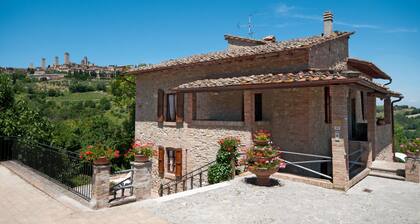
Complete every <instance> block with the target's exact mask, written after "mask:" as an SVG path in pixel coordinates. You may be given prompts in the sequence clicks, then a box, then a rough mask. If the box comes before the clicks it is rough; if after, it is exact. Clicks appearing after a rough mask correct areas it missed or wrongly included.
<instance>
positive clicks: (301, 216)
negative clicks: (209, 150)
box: [132, 176, 420, 224]
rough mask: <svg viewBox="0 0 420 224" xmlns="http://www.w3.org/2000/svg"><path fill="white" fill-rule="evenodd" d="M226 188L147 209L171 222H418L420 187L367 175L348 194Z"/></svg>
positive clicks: (292, 185)
mask: <svg viewBox="0 0 420 224" xmlns="http://www.w3.org/2000/svg"><path fill="white" fill-rule="evenodd" d="M281 183H282V185H283V186H275V187H259V186H254V185H250V184H246V183H245V182H244V179H243V178H238V179H235V180H233V181H231V182H230V184H229V185H228V186H225V187H221V188H218V189H213V190H210V191H207V192H202V193H197V194H194V195H190V196H186V197H182V198H177V199H173V200H170V201H165V202H157V201H156V200H155V201H145V202H144V203H135V204H133V205H132V206H138V207H141V208H146V209H148V210H150V211H152V212H153V213H154V214H156V215H159V216H161V217H163V218H165V219H167V220H169V221H170V223H217V224H222V223H241V224H245V223H261V224H263V223H264V224H265V223H381V224H382V223H420V184H414V183H409V182H403V181H396V180H389V179H383V178H377V177H371V176H369V177H367V178H365V179H364V180H363V181H362V182H360V183H359V184H357V185H356V186H355V187H353V188H352V189H350V190H349V191H348V192H346V193H345V192H341V191H336V190H329V189H324V188H320V187H316V186H311V185H307V184H303V183H296V182H290V181H283V180H282V181H281Z"/></svg>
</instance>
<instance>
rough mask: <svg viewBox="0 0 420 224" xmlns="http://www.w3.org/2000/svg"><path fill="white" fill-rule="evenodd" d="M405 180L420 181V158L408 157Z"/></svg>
mask: <svg viewBox="0 0 420 224" xmlns="http://www.w3.org/2000/svg"><path fill="white" fill-rule="evenodd" d="M405 180H406V181H410V182H415V183H420V158H417V159H415V158H407V162H405Z"/></svg>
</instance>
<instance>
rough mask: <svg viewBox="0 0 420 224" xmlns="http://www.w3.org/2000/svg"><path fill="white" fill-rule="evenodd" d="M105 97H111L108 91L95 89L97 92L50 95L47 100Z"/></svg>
mask: <svg viewBox="0 0 420 224" xmlns="http://www.w3.org/2000/svg"><path fill="white" fill-rule="evenodd" d="M104 97H110V95H109V94H108V93H105V92H101V91H95V92H85V93H66V94H65V95H64V96H58V97H48V98H47V100H49V101H50V100H51V101H56V102H63V101H86V100H92V101H99V100H100V99H102V98H104Z"/></svg>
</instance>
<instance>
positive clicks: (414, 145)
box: [400, 138, 420, 159]
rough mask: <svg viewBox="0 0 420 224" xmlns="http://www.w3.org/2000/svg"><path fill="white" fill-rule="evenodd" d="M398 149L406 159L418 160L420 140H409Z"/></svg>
mask: <svg viewBox="0 0 420 224" xmlns="http://www.w3.org/2000/svg"><path fill="white" fill-rule="evenodd" d="M400 148H401V150H403V151H404V152H405V154H407V157H408V158H414V159H419V158H420V138H416V139H413V140H410V141H408V142H407V143H406V144H401V145H400Z"/></svg>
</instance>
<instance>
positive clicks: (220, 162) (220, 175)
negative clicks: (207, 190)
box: [207, 137, 240, 184]
mask: <svg viewBox="0 0 420 224" xmlns="http://www.w3.org/2000/svg"><path fill="white" fill-rule="evenodd" d="M239 144H240V140H239V139H238V138H234V137H226V138H223V139H221V140H220V141H219V145H220V149H219V151H218V152H217V156H216V163H215V164H213V165H211V166H210V167H209V170H208V177H207V179H208V182H209V183H210V184H215V183H219V182H222V181H226V180H229V179H230V178H231V177H232V174H233V172H234V167H233V166H232V164H234V163H235V162H236V159H237V156H238V146H239Z"/></svg>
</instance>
